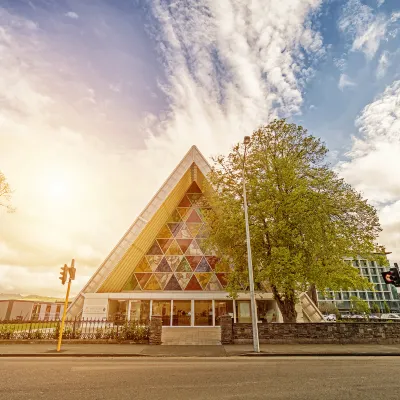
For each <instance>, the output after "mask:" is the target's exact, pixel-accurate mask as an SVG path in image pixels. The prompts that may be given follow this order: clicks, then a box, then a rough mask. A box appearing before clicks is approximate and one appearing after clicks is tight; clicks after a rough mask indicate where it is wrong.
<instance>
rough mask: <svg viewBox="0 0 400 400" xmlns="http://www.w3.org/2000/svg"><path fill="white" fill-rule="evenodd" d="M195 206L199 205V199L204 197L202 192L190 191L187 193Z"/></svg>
mask: <svg viewBox="0 0 400 400" xmlns="http://www.w3.org/2000/svg"><path fill="white" fill-rule="evenodd" d="M186 196H187V197H188V198H189V200H190V202H191V203H192V204H193V206H197V203H198V201H199V200H200V199H201V198H202V197H203V195H202V194H201V193H190V194H187V195H186Z"/></svg>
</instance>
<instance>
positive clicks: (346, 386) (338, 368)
mask: <svg viewBox="0 0 400 400" xmlns="http://www.w3.org/2000/svg"><path fill="white" fill-rule="evenodd" d="M399 370H400V358H398V357H382V358H380V357H362V358H357V357H343V358H340V357H320V358H318V357H310V358H302V357H296V358H285V357H282V358H273V359H268V358H260V359H253V358H251V359H249V358H236V357H235V358H228V359H227V358H208V359H204V358H175V359H171V358H168V359H166V358H146V359H144V358H130V359H126V358H108V359H105V358H96V359H93V358H92V359H85V358H63V359H43V358H23V359H18V358H8V359H6V358H3V359H1V360H0V399H1V400H3V399H4V400H5V399H7V400H14V399H18V400H21V399H24V400H30V399H32V400H39V399H40V400H42V399H43V400H54V399H58V400H63V399H74V400H75V399H78V400H88V399H90V400H101V399H107V400H113V399H118V400H127V399H129V400H133V399H134V400H142V399H143V400H144V399H146V400H158V399H163V400H164V399H174V400H183V399H185V400H198V399H215V400H216V399H218V400H227V399H239V400H243V399H263V400H264V399H268V400H269V399H273V400H274V399H279V400H290V399H295V400H303V399H304V400H313V399H318V400H347V399H348V400H358V399H362V400H380V399H382V400H383V399H385V400H388V399H396V400H397V399H399V398H400V394H399V388H398V385H397V383H396V381H395V380H394V378H393V377H395V376H397V372H398V371H399ZM390 371H392V372H390Z"/></svg>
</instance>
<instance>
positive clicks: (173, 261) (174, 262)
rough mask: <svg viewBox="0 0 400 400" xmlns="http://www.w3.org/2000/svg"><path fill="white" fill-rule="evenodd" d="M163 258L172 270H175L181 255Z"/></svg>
mask: <svg viewBox="0 0 400 400" xmlns="http://www.w3.org/2000/svg"><path fill="white" fill-rule="evenodd" d="M165 258H166V260H167V261H168V264H169V266H170V267H171V269H172V271H176V269H177V268H178V265H179V263H180V262H181V259H182V256H165Z"/></svg>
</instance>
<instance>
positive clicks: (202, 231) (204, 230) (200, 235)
mask: <svg viewBox="0 0 400 400" xmlns="http://www.w3.org/2000/svg"><path fill="white" fill-rule="evenodd" d="M207 231H208V226H207V225H206V224H203V226H202V227H201V228H200V230H199V233H198V234H197V236H196V237H198V238H206V237H207V236H208V232H207Z"/></svg>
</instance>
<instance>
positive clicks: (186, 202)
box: [178, 196, 192, 207]
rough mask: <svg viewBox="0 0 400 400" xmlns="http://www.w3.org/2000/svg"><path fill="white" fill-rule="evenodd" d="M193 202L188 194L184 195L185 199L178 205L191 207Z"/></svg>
mask: <svg viewBox="0 0 400 400" xmlns="http://www.w3.org/2000/svg"><path fill="white" fill-rule="evenodd" d="M191 206H192V203H191V202H190V200H189V199H188V197H187V196H183V199H182V200H181V202H180V203H179V205H178V207H191Z"/></svg>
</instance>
